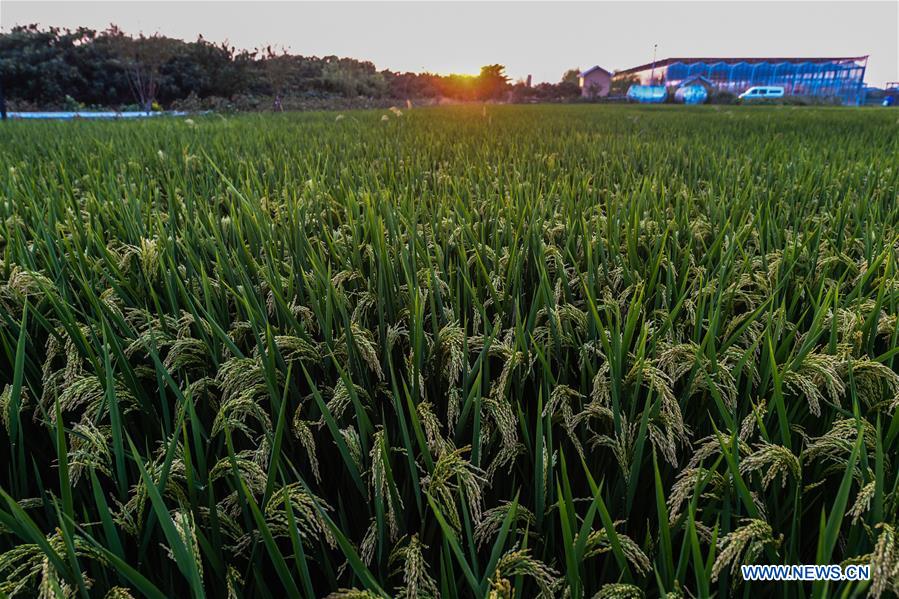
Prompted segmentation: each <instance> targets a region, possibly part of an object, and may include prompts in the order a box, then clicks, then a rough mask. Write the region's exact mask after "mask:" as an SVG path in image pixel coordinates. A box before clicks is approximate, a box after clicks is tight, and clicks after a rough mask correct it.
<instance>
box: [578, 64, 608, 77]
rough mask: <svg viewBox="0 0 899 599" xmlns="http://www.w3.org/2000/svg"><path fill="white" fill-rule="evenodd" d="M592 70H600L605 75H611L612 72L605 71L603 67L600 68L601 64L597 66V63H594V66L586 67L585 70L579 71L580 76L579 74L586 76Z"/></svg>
mask: <svg viewBox="0 0 899 599" xmlns="http://www.w3.org/2000/svg"><path fill="white" fill-rule="evenodd" d="M593 71H602V72H603V73H605V74H606V75H611V74H612V73H610V72H609V71H607V70H605V69H604V68H602V67H601V66H599V65H594V66H592V67H590V68H589V69H587V70H586V71H581V73H580V76H581V77H586V76H587V75H589V74H590V73H592V72H593Z"/></svg>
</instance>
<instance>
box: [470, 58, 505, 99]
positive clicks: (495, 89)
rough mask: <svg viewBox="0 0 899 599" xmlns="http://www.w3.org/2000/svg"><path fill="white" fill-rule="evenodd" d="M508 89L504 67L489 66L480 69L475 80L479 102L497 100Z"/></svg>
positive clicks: (499, 65)
mask: <svg viewBox="0 0 899 599" xmlns="http://www.w3.org/2000/svg"><path fill="white" fill-rule="evenodd" d="M508 87H509V78H508V77H506V67H505V66H503V65H501V64H491V65H487V66H484V67H481V74H480V75H478V78H477V89H478V96H479V97H480V99H481V100H496V99H499V98H501V97H502V95H503V94H504V93H505V92H506V90H507V89H508Z"/></svg>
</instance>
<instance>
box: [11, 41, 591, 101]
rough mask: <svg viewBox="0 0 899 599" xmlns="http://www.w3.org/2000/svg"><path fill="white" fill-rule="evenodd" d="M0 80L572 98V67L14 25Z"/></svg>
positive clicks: (85, 92) (114, 88)
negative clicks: (538, 78) (538, 79)
mask: <svg viewBox="0 0 899 599" xmlns="http://www.w3.org/2000/svg"><path fill="white" fill-rule="evenodd" d="M0 83H2V86H3V90H4V91H5V94H6V98H7V99H8V100H10V101H11V102H12V103H13V104H18V105H22V106H29V107H40V108H75V107H83V106H98V107H99V106H102V107H116V108H122V107H129V106H130V107H137V108H139V109H142V110H151V109H153V108H158V107H170V106H172V105H177V104H178V103H179V102H183V101H185V100H188V99H198V100H205V99H210V98H233V97H236V96H257V97H265V98H266V99H267V101H270V102H271V104H270V105H271V107H272V108H273V109H275V110H278V109H280V108H281V107H282V101H283V99H284V98H286V97H289V96H293V95H303V96H324V97H328V96H331V97H346V98H356V97H360V96H362V97H366V98H397V99H417V98H448V99H452V100H460V101H469V100H504V99H513V100H516V99H517V100H524V99H529V98H535V99H557V98H566V97H575V96H577V95H578V93H579V90H578V83H577V69H571V70H569V71H568V72H566V73H565V75H564V76H563V78H562V80H561V81H560V82H559V83H557V84H548V83H543V84H540V85H537V86H535V87H531V86H529V85H527V83H525V82H522V81H519V82H512V81H511V80H510V79H509V77H507V76H506V74H505V68H504V67H503V65H500V64H493V65H487V66H484V67H483V68H482V69H481V72H480V74H479V75H437V74H434V73H411V72H394V71H391V70H388V69H383V70H379V69H378V68H377V67H376V66H375V65H374V64H373V63H371V62H369V61H364V60H357V59H353V58H340V57H337V56H324V57H317V56H298V55H294V54H289V53H287V52H286V51H283V50H282V51H278V50H276V49H274V48H272V47H264V48H258V49H255V50H252V51H250V50H238V49H236V48H234V47H233V46H230V45H228V44H227V43H213V42H210V41H208V40H206V39H204V38H203V37H202V36H200V37H198V38H197V40H196V41H193V42H188V41H184V40H180V39H175V38H170V37H166V36H163V35H151V36H145V35H143V34H141V35H137V36H132V35H128V34H126V33H125V32H123V31H122V30H121V29H119V28H118V27H116V26H114V25H111V26H110V27H109V28H108V29H106V30H104V31H96V30H93V29H89V28H86V27H79V28H77V29H64V28H57V27H50V28H41V27H38V26H37V25H26V26H16V27H14V28H12V29H11V30H10V31H9V32H7V33H2V34H0Z"/></svg>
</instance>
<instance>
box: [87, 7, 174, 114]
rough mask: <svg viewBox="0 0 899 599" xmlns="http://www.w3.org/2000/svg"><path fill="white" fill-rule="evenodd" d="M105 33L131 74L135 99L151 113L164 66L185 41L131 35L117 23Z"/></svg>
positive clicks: (157, 35) (130, 80)
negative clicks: (124, 31) (125, 32)
mask: <svg viewBox="0 0 899 599" xmlns="http://www.w3.org/2000/svg"><path fill="white" fill-rule="evenodd" d="M104 35H105V36H106V37H107V38H108V40H109V42H110V44H111V47H112V48H113V49H114V51H115V52H116V55H117V57H118V58H119V60H120V61H121V64H122V66H123V67H124V69H125V72H126V73H127V75H128V82H129V84H130V85H131V92H132V93H133V94H134V98H135V100H137V102H138V104H140V106H141V108H143V109H144V110H145V111H147V112H149V111H150V110H151V109H152V106H153V102H154V101H155V100H156V96H157V94H158V93H159V84H160V79H161V72H162V67H163V66H164V65H165V64H166V63H167V62H168V61H169V60H171V59H172V58H173V57H175V56H177V55H178V54H179V51H183V48H182V47H183V46H185V44H184V42H182V41H180V40H174V39H171V38H167V37H163V36H161V35H159V34H154V35H151V36H149V37H147V36H145V35H144V34H140V35H139V36H138V37H136V38H132V37H129V36H127V35H125V34H124V33H123V32H122V30H120V29H119V28H118V27H116V26H114V25H113V26H111V27H110V28H109V30H107V31H106V32H105V34H104Z"/></svg>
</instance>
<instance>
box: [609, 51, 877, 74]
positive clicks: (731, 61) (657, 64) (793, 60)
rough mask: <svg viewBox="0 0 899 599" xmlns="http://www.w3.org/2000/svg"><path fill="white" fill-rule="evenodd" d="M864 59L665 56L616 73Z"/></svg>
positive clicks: (846, 57)
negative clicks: (692, 65) (701, 64)
mask: <svg viewBox="0 0 899 599" xmlns="http://www.w3.org/2000/svg"><path fill="white" fill-rule="evenodd" d="M862 60H868V56H867V55H865V56H839V57H822V56H815V57H809V58H801V57H800V58H797V57H782V56H773V57H768V56H762V57H754V58H709V57H705V58H663V59H662V60H657V61H656V62H655V63H651V62H648V63H646V64H641V65H640V66H638V67H631V68H629V69H624V70H622V71H616V72H615V74H616V75H624V74H627V73H637V72H639V71H646V70H648V69H651V68H653V64H655V68H657V69H658V68H661V67H667V66H668V65H670V64H674V63H676V62H683V63H686V64H689V63H691V62H704V63H706V64H715V63H716V62H723V63H725V64H737V63H739V62H746V63H750V64H751V63H759V62H770V63H773V64H774V63H783V62H791V63H803V62H811V63H816V64H820V63H825V62H859V61H862Z"/></svg>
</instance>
